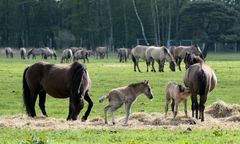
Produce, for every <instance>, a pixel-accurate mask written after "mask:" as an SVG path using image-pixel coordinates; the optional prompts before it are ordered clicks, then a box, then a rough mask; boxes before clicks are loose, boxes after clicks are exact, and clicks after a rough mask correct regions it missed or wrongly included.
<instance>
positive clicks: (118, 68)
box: [0, 53, 240, 144]
mask: <svg viewBox="0 0 240 144" xmlns="http://www.w3.org/2000/svg"><path fill="white" fill-rule="evenodd" d="M40 60H41V59H40V58H38V59H37V60H32V59H29V60H20V57H19V56H16V57H14V59H7V58H5V56H4V55H3V54H2V55H1V56H0V82H1V83H0V115H1V116H7V115H17V114H24V113H25V110H24V108H23V100H22V73H23V70H24V69H25V68H26V67H27V66H29V65H31V64H33V63H35V62H37V61H40ZM59 61H60V60H59V59H58V60H57V61H55V60H49V62H50V63H59ZM206 63H207V64H209V65H210V66H211V67H212V68H213V69H214V70H215V72H216V75H217V78H218V85H217V87H216V89H215V90H214V91H213V92H211V93H210V94H209V96H208V100H207V105H210V104H211V103H213V102H215V101H219V100H222V101H224V102H226V103H237V104H240V100H239V96H240V95H239V94H240V88H239V86H240V76H239V72H240V54H239V53H235V54H212V53H210V54H208V58H207V62H206ZM86 65H87V69H88V71H89V74H90V77H91V79H92V88H91V91H90V95H91V98H92V100H93V102H94V106H93V109H92V112H91V114H90V116H89V119H93V118H96V117H102V118H103V107H104V106H105V105H106V102H105V103H104V104H102V103H101V104H100V103H98V99H99V98H100V97H101V96H103V95H106V94H107V93H108V91H109V90H111V89H112V88H116V87H121V86H125V85H128V84H130V83H134V82H139V81H143V80H149V82H150V84H151V86H152V90H153V94H154V99H153V101H149V100H148V99H147V97H145V96H140V97H139V98H138V100H137V101H136V102H135V104H134V105H133V108H132V113H133V112H146V113H150V112H158V113H163V111H164V102H165V99H164V98H165V87H166V84H167V83H168V82H169V81H177V82H179V83H183V76H184V72H185V70H183V71H182V72H180V71H178V70H177V71H176V72H171V71H170V69H169V68H168V65H165V72H164V73H158V72H156V73H152V72H149V73H147V72H145V71H146V66H145V63H144V62H141V65H140V68H141V70H142V71H143V73H137V72H133V64H132V62H131V60H129V61H128V62H127V63H119V62H118V59H117V58H116V55H111V56H110V57H109V59H104V60H96V59H94V58H93V57H91V58H90V62H89V63H87V64H86ZM182 68H184V66H183V65H182ZM68 102H69V101H68V99H55V98H52V97H50V96H49V97H47V100H46V111H47V112H48V115H49V116H50V117H54V118H66V117H67V114H68ZM85 108H86V105H85ZM85 108H84V109H83V111H82V112H81V113H80V115H81V114H82V113H83V112H84V111H85ZM188 109H189V112H190V101H189V102H188ZM181 110H182V107H180V111H181ZM36 111H37V115H42V114H41V112H40V109H39V107H38V106H37V105H36ZM122 116H124V109H123V108H120V109H119V110H118V111H116V112H115V117H116V118H118V117H122ZM0 128H1V126H0ZM27 131H28V130H27V129H14V128H1V129H0V143H2V142H3V143H18V142H20V141H26V137H28V135H29V133H32V134H34V135H36V136H40V135H41V133H45V134H46V136H47V138H48V139H49V140H50V142H52V143H80V142H81V143H129V144H135V143H239V140H240V138H239V135H240V131H220V135H218V134H217V135H216V134H215V133H216V130H202V131H201V130H197V131H193V132H191V133H184V131H181V130H179V131H178V130H177V131H171V130H163V129H150V130H141V132H139V131H138V130H118V129H117V130H115V129H114V130H104V129H103V130H95V129H79V130H72V131H71V130H58V131H52V130H51V131H46V132H43V131H33V130H30V132H27ZM212 137H213V138H212Z"/></svg>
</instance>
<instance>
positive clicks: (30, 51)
mask: <svg viewBox="0 0 240 144" xmlns="http://www.w3.org/2000/svg"><path fill="white" fill-rule="evenodd" d="M32 51H33V48H32V49H30V50H29V51H28V56H29V55H30V54H31V53H32Z"/></svg>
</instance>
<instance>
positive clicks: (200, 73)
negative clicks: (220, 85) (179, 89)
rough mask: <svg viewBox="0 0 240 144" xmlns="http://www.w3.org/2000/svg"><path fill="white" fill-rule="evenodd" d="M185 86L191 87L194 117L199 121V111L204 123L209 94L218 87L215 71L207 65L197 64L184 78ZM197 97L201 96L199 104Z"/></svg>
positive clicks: (190, 68) (191, 67) (188, 70)
mask: <svg viewBox="0 0 240 144" xmlns="http://www.w3.org/2000/svg"><path fill="white" fill-rule="evenodd" d="M184 84H185V86H186V87H189V89H190V92H191V100H192V117H194V112H196V113H195V117H196V118H197V119H198V109H199V112H200V115H199V119H201V121H204V109H205V103H206V101H207V96H208V93H209V92H211V91H212V90H213V89H214V88H215V86H216V85H217V77H216V75H215V73H214V71H213V70H212V69H211V68H210V67H209V66H208V65H206V64H205V63H195V64H193V65H191V66H189V68H188V69H187V71H186V73H185V77H184ZM197 95H199V96H200V103H199V104H198V100H197Z"/></svg>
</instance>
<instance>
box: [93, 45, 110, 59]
mask: <svg viewBox="0 0 240 144" xmlns="http://www.w3.org/2000/svg"><path fill="white" fill-rule="evenodd" d="M105 55H106V57H107V58H108V48H107V47H97V48H96V58H97V59H98V56H99V57H100V59H104V57H105Z"/></svg>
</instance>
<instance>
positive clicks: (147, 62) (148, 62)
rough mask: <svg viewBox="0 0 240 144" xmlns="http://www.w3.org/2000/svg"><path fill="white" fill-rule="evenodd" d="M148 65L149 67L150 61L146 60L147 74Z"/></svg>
mask: <svg viewBox="0 0 240 144" xmlns="http://www.w3.org/2000/svg"><path fill="white" fill-rule="evenodd" d="M149 65H150V60H146V66H147V72H148V66H149Z"/></svg>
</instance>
